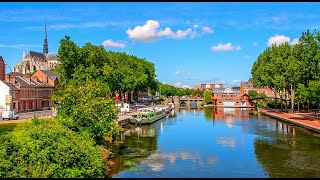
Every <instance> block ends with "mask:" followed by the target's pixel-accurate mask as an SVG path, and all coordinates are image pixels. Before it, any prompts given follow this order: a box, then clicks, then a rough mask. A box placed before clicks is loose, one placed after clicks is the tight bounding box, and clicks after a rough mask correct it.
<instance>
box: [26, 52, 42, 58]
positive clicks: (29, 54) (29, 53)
mask: <svg viewBox="0 0 320 180" xmlns="http://www.w3.org/2000/svg"><path fill="white" fill-rule="evenodd" d="M25 57H32V58H35V57H36V58H39V59H42V60H45V59H46V55H45V54H43V53H41V52H35V51H29V52H28V54H27V55H26V56H25Z"/></svg>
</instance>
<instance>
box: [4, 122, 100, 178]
mask: <svg viewBox="0 0 320 180" xmlns="http://www.w3.org/2000/svg"><path fill="white" fill-rule="evenodd" d="M5 137H6V141H5V142H4V143H3V144H1V146H0V177H1V178H9V177H10V178H16V177H20V178H57V177H66V178H75V177H81V178H88V177H104V174H105V168H103V167H104V163H103V156H102V154H101V153H100V149H99V147H98V146H96V145H95V142H94V140H92V139H89V138H87V136H83V135H81V134H78V133H76V132H73V131H71V130H70V129H68V128H67V127H65V126H63V125H61V124H60V123H58V122H57V121H55V120H51V119H41V120H39V119H37V118H34V119H32V120H31V122H26V123H23V124H19V125H18V126H17V127H16V128H15V129H14V130H13V131H12V132H10V133H9V134H7V135H6V136H5Z"/></svg>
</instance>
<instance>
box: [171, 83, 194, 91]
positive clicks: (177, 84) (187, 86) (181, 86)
mask: <svg viewBox="0 0 320 180" xmlns="http://www.w3.org/2000/svg"><path fill="white" fill-rule="evenodd" d="M172 85H173V86H175V87H178V88H184V89H186V88H190V89H192V88H191V86H189V85H186V84H181V82H176V83H173V84H172Z"/></svg>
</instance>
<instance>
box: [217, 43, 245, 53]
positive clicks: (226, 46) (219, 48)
mask: <svg viewBox="0 0 320 180" xmlns="http://www.w3.org/2000/svg"><path fill="white" fill-rule="evenodd" d="M211 50H213V51H233V50H237V51H238V50H241V47H240V45H237V46H233V45H232V44H231V43H230V42H229V43H226V44H222V43H219V44H218V45H217V46H212V47H211Z"/></svg>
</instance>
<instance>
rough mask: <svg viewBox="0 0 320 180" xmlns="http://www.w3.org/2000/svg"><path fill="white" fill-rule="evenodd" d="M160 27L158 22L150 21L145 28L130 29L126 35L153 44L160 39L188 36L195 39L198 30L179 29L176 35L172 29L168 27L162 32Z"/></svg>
mask: <svg viewBox="0 0 320 180" xmlns="http://www.w3.org/2000/svg"><path fill="white" fill-rule="evenodd" d="M159 27H160V23H159V22H158V21H156V20H148V21H147V22H146V24H145V25H143V26H136V27H135V28H133V29H131V28H128V30H127V31H126V33H127V34H128V37H129V39H132V40H139V41H144V42H152V41H154V40H156V39H158V38H160V37H167V38H172V39H183V38H186V37H187V36H190V37H191V38H193V37H195V35H196V30H193V29H192V28H188V29H186V30H180V29H179V30H177V31H176V32H175V33H174V32H173V31H172V30H171V28H170V27H166V28H165V29H164V30H160V29H159ZM194 27H196V25H194Z"/></svg>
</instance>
